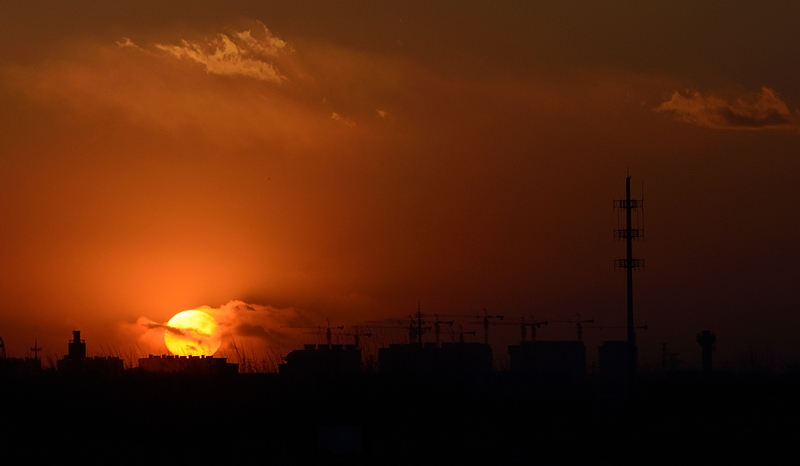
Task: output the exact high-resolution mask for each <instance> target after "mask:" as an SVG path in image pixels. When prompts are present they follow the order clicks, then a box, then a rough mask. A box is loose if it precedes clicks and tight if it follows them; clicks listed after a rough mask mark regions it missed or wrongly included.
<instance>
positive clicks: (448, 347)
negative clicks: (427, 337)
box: [378, 342, 492, 375]
mask: <svg viewBox="0 0 800 466" xmlns="http://www.w3.org/2000/svg"><path fill="white" fill-rule="evenodd" d="M378 366H379V370H380V372H381V373H386V374H429V375H436V374H441V375H456V374H475V373H482V372H490V371H491V370H492V349H491V347H490V346H489V345H486V344H483V343H475V342H469V343H442V344H441V345H437V344H436V343H424V344H422V345H420V344H417V343H412V344H393V345H389V347H388V348H381V349H380V350H378Z"/></svg>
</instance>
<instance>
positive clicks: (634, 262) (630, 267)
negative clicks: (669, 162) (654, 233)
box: [614, 176, 644, 379]
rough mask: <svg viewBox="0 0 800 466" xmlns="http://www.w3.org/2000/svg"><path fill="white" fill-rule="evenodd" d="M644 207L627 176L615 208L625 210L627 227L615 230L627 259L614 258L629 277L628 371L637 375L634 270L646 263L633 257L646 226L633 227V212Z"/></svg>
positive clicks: (615, 235)
mask: <svg viewBox="0 0 800 466" xmlns="http://www.w3.org/2000/svg"><path fill="white" fill-rule="evenodd" d="M642 208H643V200H642V199H631V177H630V176H628V177H627V178H625V199H616V200H614V209H617V210H623V211H625V228H617V229H615V230H614V239H624V240H625V249H626V257H625V259H614V268H617V269H625V271H626V273H627V278H628V373H629V374H630V376H631V379H632V378H633V377H634V376H635V375H636V327H635V326H634V323H633V271H634V269H638V268H641V267H642V266H643V265H644V260H642V259H635V258H634V257H633V241H634V240H638V239H644V228H639V227H638V225H637V227H636V228H634V227H633V223H632V213H633V212H635V211H639V210H641V209H642Z"/></svg>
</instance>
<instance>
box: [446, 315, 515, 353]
mask: <svg viewBox="0 0 800 466" xmlns="http://www.w3.org/2000/svg"><path fill="white" fill-rule="evenodd" d="M443 317H464V318H472V319H480V321H479V322H469V323H470V324H482V325H483V344H485V345H488V344H489V325H490V324H491V323H492V322H493V320H492V319H497V320H503V316H492V315H489V311H487V310H486V309H483V315H482V316H480V315H477V316H476V315H446V316H443Z"/></svg>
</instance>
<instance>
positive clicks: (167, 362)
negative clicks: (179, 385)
mask: <svg viewBox="0 0 800 466" xmlns="http://www.w3.org/2000/svg"><path fill="white" fill-rule="evenodd" d="M139 370H140V371H142V372H146V373H152V374H158V373H162V374H163V373H173V374H191V375H194V374H197V375H234V374H238V373H239V365H238V364H235V363H230V362H228V359H227V358H215V357H213V356H174V355H171V354H170V355H160V356H159V355H155V356H154V355H152V354H151V355H149V356H148V357H146V358H139Z"/></svg>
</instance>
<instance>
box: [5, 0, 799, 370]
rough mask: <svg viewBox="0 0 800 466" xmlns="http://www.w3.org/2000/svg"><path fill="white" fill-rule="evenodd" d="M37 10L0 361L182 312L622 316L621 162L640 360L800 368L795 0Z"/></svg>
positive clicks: (16, 136)
mask: <svg viewBox="0 0 800 466" xmlns="http://www.w3.org/2000/svg"><path fill="white" fill-rule="evenodd" d="M53 3H56V2H45V1H35V0H34V1H24V2H22V1H9V2H3V3H2V5H0V103H1V104H2V105H0V123H1V124H2V127H3V131H2V132H1V133H0V154H2V158H0V165H1V166H2V170H0V213H1V214H2V216H3V219H4V225H5V227H4V228H3V229H2V230H0V239H1V241H0V257H2V262H0V264H2V266H0V297H2V303H3V304H2V308H0V336H2V337H3V339H4V340H5V343H6V346H7V349H8V350H9V352H11V353H13V354H14V355H15V356H26V355H27V354H28V351H27V348H29V347H30V346H32V344H33V340H34V338H37V339H38V340H39V343H40V346H42V347H43V348H44V352H45V353H48V352H50V353H51V354H53V355H61V354H63V353H64V352H65V351H66V342H67V340H68V339H69V338H70V336H71V333H70V332H71V331H72V330H73V329H80V330H82V331H83V337H84V338H85V339H86V340H87V343H88V349H89V353H90V354H100V353H101V352H103V351H106V352H111V351H112V348H113V349H114V350H116V351H128V350H127V348H132V347H138V351H142V352H150V351H152V352H159V351H162V349H161V348H159V346H158V345H159V342H158V338H153V335H152V331H149V332H148V331H147V327H146V326H145V325H142V324H143V323H147V322H155V323H164V322H166V321H167V320H168V319H169V318H170V317H171V316H172V315H173V314H175V313H176V312H178V311H181V310H185V309H191V308H196V307H199V306H208V307H210V308H213V309H217V311H213V312H216V313H217V316H218V317H220V318H221V319H222V320H225V321H226V328H227V329H228V334H227V335H228V339H229V340H228V341H230V339H231V338H233V339H235V340H237V341H239V342H240V344H242V343H247V344H249V345H252V346H253V347H257V348H259V351H262V350H263V351H268V350H266V349H262V346H259V345H262V344H263V345H266V346H270V345H272V346H274V345H280V347H281V348H282V350H281V351H284V352H285V351H288V349H290V348H291V347H293V346H292V345H296V344H299V343H302V342H316V341H317V338H318V337H317V336H316V335H313V334H305V333H303V330H298V329H288V328H286V327H281V326H282V325H283V326H319V325H325V323H324V322H325V318H330V319H331V323H332V325H335V326H336V325H348V326H349V325H352V324H354V323H357V322H359V321H363V320H376V319H383V318H389V317H395V318H403V317H404V316H406V315H408V314H409V313H411V312H413V311H415V310H416V306H417V300H418V299H419V300H420V302H421V305H422V310H423V312H427V313H430V314H433V313H440V314H477V313H479V312H480V310H481V309H483V308H486V309H489V310H490V311H491V312H492V313H495V314H504V315H506V316H508V317H507V319H510V318H512V316H514V317H515V318H519V317H522V316H530V315H532V314H533V315H536V316H537V317H541V318H545V319H547V318H549V319H566V318H569V317H573V316H574V315H575V314H576V313H580V315H581V316H582V317H583V318H590V317H593V318H594V319H595V320H596V321H597V322H598V323H600V324H601V325H604V326H615V325H624V323H625V290H624V284H625V277H624V274H623V273H622V272H615V271H614V270H613V259H614V258H615V257H621V256H622V254H623V253H624V246H623V244H622V243H615V242H614V241H613V235H612V230H613V228H615V227H616V226H617V217H616V214H615V213H614V212H613V211H612V209H611V207H612V200H613V199H615V198H619V197H622V196H623V195H624V179H625V176H626V173H627V171H628V170H630V173H631V175H632V176H633V184H634V187H635V190H634V191H635V193H636V194H637V195H638V194H640V193H641V183H642V182H644V197H645V206H646V216H645V226H646V241H645V242H643V243H640V244H637V245H636V246H635V251H636V255H637V256H638V257H643V258H644V259H645V264H646V268H645V270H644V271H641V272H637V274H636V277H635V283H636V286H637V288H636V309H637V323H640V324H647V325H648V327H649V329H648V330H647V331H643V332H640V333H639V342H640V348H641V350H640V352H641V354H642V355H643V358H644V360H645V361H649V362H651V363H657V362H658V361H659V359H658V358H659V354H660V353H659V350H660V348H661V344H662V343H664V342H666V343H668V344H669V346H670V348H671V349H672V350H673V351H677V352H680V353H681V355H680V356H679V357H680V358H681V359H682V360H683V361H685V364H686V365H687V366H693V365H696V364H698V362H699V358H700V352H699V345H697V344H696V343H695V341H694V337H695V335H696V333H697V332H699V331H700V330H703V329H711V330H713V331H715V332H716V333H717V338H718V343H717V347H718V349H719V351H718V358H720V359H721V360H726V361H728V362H730V363H736V362H741V361H743V360H745V359H746V357H745V356H744V355H745V354H747V353H748V351H751V352H754V353H756V354H757V355H758V356H759V357H760V358H765V359H768V358H769V357H774V360H775V361H776V362H775V363H776V364H785V363H792V362H796V361H798V360H800V349H798V347H797V345H796V343H795V335H794V331H795V329H797V328H798V324H800V317H798V316H797V312H795V311H796V309H797V307H798V302H799V301H800V291H798V290H800V287H798V286H797V282H798V278H800V273H798V259H800V246H799V245H798V244H797V241H796V235H797V231H798V227H799V226H800V225H798V223H800V222H799V221H798V214H800V187H799V186H800V184H798V182H797V179H798V174H800V162H798V160H800V159H798V154H800V150H798V149H800V133H799V132H798V129H800V112H799V111H798V106H800V90H798V88H797V86H796V77H797V76H798V75H800V69H798V68H800V62H798V60H797V58H796V57H798V56H800V50H798V49H800V37H798V36H800V32H799V31H798V30H797V28H796V25H795V20H796V18H797V17H798V14H800V11H798V9H799V8H800V7H798V6H796V5H795V4H794V3H793V2H771V3H770V4H769V6H766V5H754V4H752V2H744V1H734V2H728V3H727V4H725V5H719V4H718V3H717V2H688V1H687V2H675V1H670V2H656V4H655V5H650V4H648V5H641V4H640V2H633V1H618V2H603V3H602V4H597V5H589V6H587V5H586V4H585V3H586V2H536V3H538V5H535V6H534V5H530V4H529V3H531V2H521V1H501V2H496V3H494V4H492V5H488V4H487V5H483V4H476V5H474V6H472V5H464V4H463V2H462V3H454V4H447V3H445V2H433V3H431V2H416V1H411V2H408V1H406V2H381V4H380V5H377V4H375V2H336V4H335V5H333V4H332V2H322V1H316V2H303V1H295V2H264V1H244V0H238V1H229V2H216V1H192V2H189V1H173V2H169V3H168V5H164V4H162V3H163V2H154V1H139V2H135V3H126V4H116V3H112V4H109V3H108V2H104V1H100V0H95V1H77V2H70V4H69V6H61V5H53ZM248 304H249V306H248ZM465 324H466V323H465ZM475 330H478V329H477V328H475ZM305 331H308V330H305ZM517 334H518V330H517V329H516V328H513V327H512V326H508V327H497V331H496V332H495V341H494V344H495V349H494V350H495V352H496V353H505V347H504V346H503V345H505V344H507V343H509V342H514V339H515V338H517ZM573 334H574V331H572V330H570V329H569V328H568V327H567V326H566V325H561V326H555V325H552V326H550V328H546V329H545V328H543V329H541V330H540V332H539V337H540V338H541V339H566V338H573V337H574V335H573ZM623 337H624V331H622V330H620V331H617V332H615V331H612V330H609V329H605V330H602V331H600V330H593V331H592V330H587V331H586V333H585V340H586V342H587V346H588V347H589V353H590V355H589V357H590V359H592V358H594V354H595V353H594V348H595V347H596V346H597V345H598V344H599V343H600V342H601V341H602V340H605V339H621V338H623ZM398 338H399V337H398Z"/></svg>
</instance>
